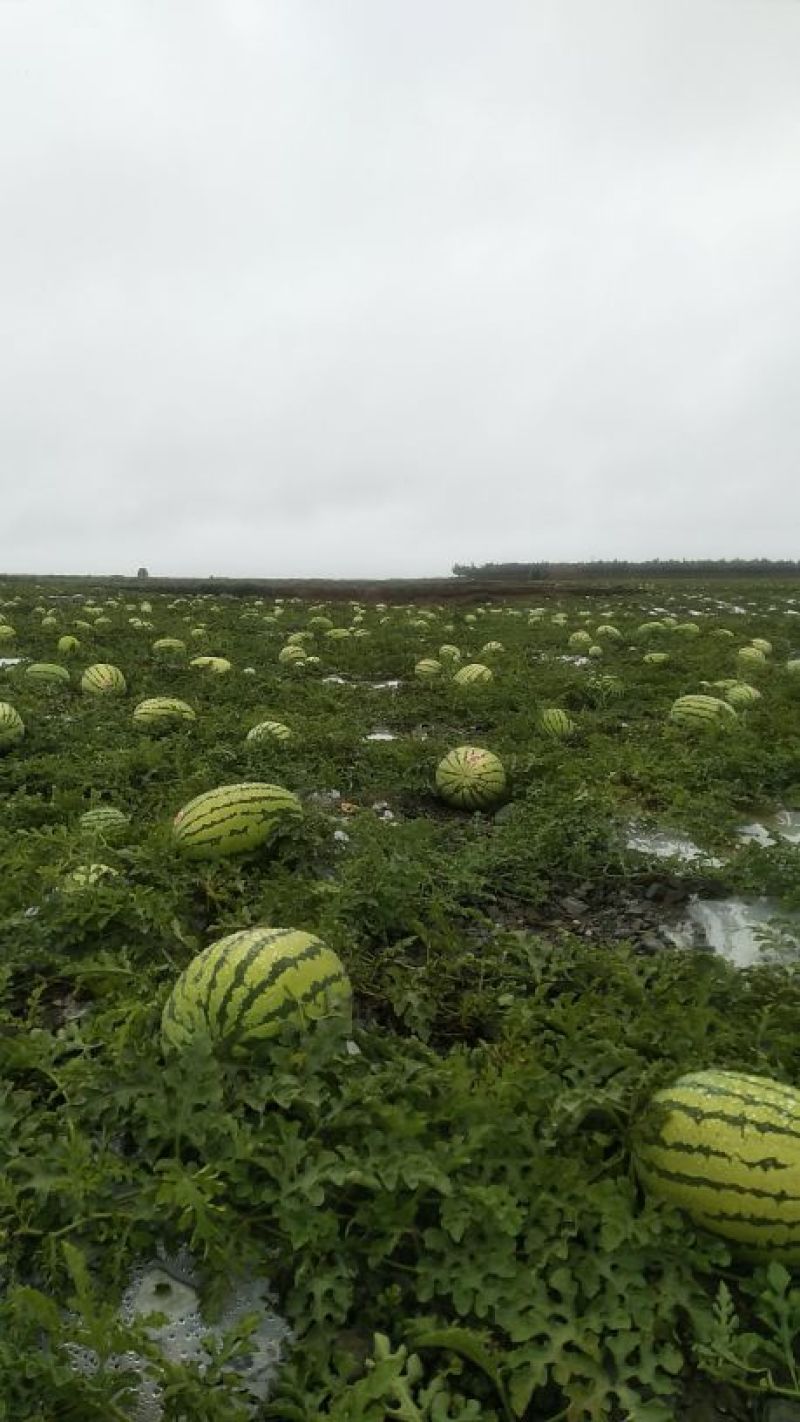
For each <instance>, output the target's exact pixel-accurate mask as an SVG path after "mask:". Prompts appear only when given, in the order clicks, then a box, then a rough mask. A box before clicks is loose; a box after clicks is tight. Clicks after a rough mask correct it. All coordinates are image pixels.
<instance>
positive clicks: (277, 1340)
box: [65, 1259, 290, 1422]
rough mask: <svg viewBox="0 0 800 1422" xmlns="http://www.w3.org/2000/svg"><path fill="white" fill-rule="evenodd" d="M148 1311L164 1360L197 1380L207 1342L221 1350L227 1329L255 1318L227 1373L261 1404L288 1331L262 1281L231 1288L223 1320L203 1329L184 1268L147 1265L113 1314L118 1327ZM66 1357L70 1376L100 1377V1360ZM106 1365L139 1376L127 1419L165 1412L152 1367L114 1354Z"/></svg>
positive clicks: (72, 1350) (81, 1350)
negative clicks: (157, 1317) (158, 1319)
mask: <svg viewBox="0 0 800 1422" xmlns="http://www.w3.org/2000/svg"><path fill="white" fill-rule="evenodd" d="M153 1313H159V1314H161V1315H163V1316H164V1319H165V1322H163V1323H160V1324H153V1325H148V1326H146V1330H145V1331H146V1332H147V1334H148V1336H149V1338H150V1340H151V1341H152V1342H153V1343H154V1344H155V1345H156V1347H157V1348H158V1349H159V1351H160V1352H161V1354H162V1356H163V1357H164V1359H165V1360H166V1361H167V1362H169V1363H173V1364H175V1363H177V1364H184V1365H186V1364H193V1365H194V1366H196V1367H197V1368H198V1370H199V1371H200V1373H201V1374H204V1373H205V1372H206V1369H207V1367H208V1354H207V1352H206V1349H205V1346H204V1345H205V1343H206V1342H208V1343H209V1344H211V1345H212V1346H213V1345H216V1346H219V1344H220V1342H221V1340H222V1335H223V1333H224V1332H225V1331H226V1330H227V1329H230V1328H232V1327H235V1326H236V1325H237V1324H238V1323H239V1322H240V1321H241V1320H243V1319H244V1318H250V1319H254V1321H255V1327H254V1330H253V1332H252V1333H251V1335H250V1340H249V1345H248V1349H247V1352H246V1354H244V1355H243V1356H242V1357H241V1358H239V1359H231V1360H230V1362H229V1363H228V1364H227V1365H226V1366H225V1372H226V1374H227V1376H228V1377H229V1378H231V1379H232V1380H235V1381H237V1382H238V1383H239V1385H240V1387H242V1388H243V1389H244V1391H245V1392H246V1393H247V1394H249V1399H250V1403H251V1408H252V1407H254V1406H255V1404H256V1403H260V1402H264V1401H266V1399H267V1398H268V1397H269V1393H270V1391H271V1388H272V1383H273V1381H274V1379H275V1376H276V1374H277V1372H278V1369H279V1367H280V1364H281V1363H282V1361H283V1357H284V1355H285V1349H286V1345H287V1344H288V1342H289V1341H290V1332H289V1328H288V1325H287V1324H286V1323H285V1322H284V1320H283V1319H282V1318H280V1317H279V1316H278V1315H277V1314H276V1313H275V1312H274V1311H273V1308H272V1304H271V1299H270V1295H269V1290H268V1285H267V1283H266V1281H265V1280H262V1279H253V1278H251V1279H241V1280H238V1281H236V1282H235V1283H233V1285H232V1287H231V1289H230V1292H229V1296H228V1298H227V1300H226V1303H225V1307H224V1311H223V1314H222V1316H221V1318H220V1319H219V1321H218V1322H217V1323H207V1322H206V1320H205V1319H204V1317H203V1315H202V1313H201V1311H200V1301H199V1292H198V1287H197V1280H196V1277H195V1275H194V1271H193V1270H189V1271H188V1273H187V1272H186V1271H184V1269H183V1268H182V1267H179V1268H178V1269H177V1270H176V1268H175V1266H174V1263H173V1262H171V1261H167V1260H166V1259H158V1260H154V1261H153V1262H152V1263H151V1264H150V1265H149V1266H148V1267H145V1268H139V1269H136V1270H134V1273H133V1275H132V1278H131V1281H130V1284H129V1286H128V1289H127V1290H126V1292H125V1294H124V1296H123V1298H122V1303H121V1305H120V1310H119V1316H120V1319H121V1321H122V1322H123V1323H126V1324H131V1323H132V1322H133V1321H134V1320H138V1319H140V1318H142V1317H146V1316H147V1315H149V1314H153ZM65 1352H66V1353H67V1355H68V1357H69V1359H70V1362H71V1364H72V1367H73V1368H74V1369H75V1371H76V1372H78V1373H82V1374H83V1375H84V1376H89V1377H92V1376H94V1375H95V1374H96V1373H97V1372H98V1371H100V1368H101V1363H100V1359H99V1357H98V1355H97V1354H96V1353H95V1352H94V1351H93V1350H92V1349H90V1348H85V1347H81V1346H79V1345H75V1344H67V1345H66V1347H65ZM104 1367H105V1370H106V1371H109V1372H118V1371H121V1370H125V1371H131V1372H133V1373H134V1374H138V1377H139V1385H138V1388H137V1389H136V1397H135V1402H134V1406H135V1412H134V1414H133V1415H134V1416H135V1417H136V1419H137V1422H160V1419H161V1418H162V1417H163V1416H164V1412H165V1407H164V1401H165V1394H164V1391H163V1388H162V1384H161V1380H160V1379H159V1378H158V1377H157V1376H155V1377H154V1376H153V1368H152V1364H151V1363H149V1362H146V1361H145V1359H144V1358H142V1357H140V1356H139V1355H138V1354H137V1353H134V1352H129V1353H123V1354H112V1355H111V1357H109V1358H107V1359H106V1360H105V1364H104ZM156 1367H157V1365H156Z"/></svg>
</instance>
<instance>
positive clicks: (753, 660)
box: [736, 646, 767, 667]
mask: <svg viewBox="0 0 800 1422" xmlns="http://www.w3.org/2000/svg"><path fill="white" fill-rule="evenodd" d="M736 655H737V657H738V658H739V661H740V662H748V663H750V664H752V666H754V667H757V666H763V665H764V663H765V662H766V660H767V654H766V652H763V651H762V650H761V648H760V647H752V646H751V647H740V648H739V650H738V652H737V653H736Z"/></svg>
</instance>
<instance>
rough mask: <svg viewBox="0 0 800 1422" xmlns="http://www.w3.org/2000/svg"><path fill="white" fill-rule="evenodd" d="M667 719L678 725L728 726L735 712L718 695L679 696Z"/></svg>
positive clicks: (734, 717)
mask: <svg viewBox="0 0 800 1422" xmlns="http://www.w3.org/2000/svg"><path fill="white" fill-rule="evenodd" d="M669 719H670V721H675V722H677V724H678V725H680V726H699V727H701V728H702V727H704V726H729V725H733V723H734V722H735V720H736V712H735V711H734V709H733V707H732V706H730V705H729V704H728V702H727V701H722V700H721V699H720V697H718V696H702V695H697V696H679V697H678V699H677V701H674V702H673V703H672V709H671V710H670V713H669Z"/></svg>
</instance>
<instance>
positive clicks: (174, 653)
mask: <svg viewBox="0 0 800 1422" xmlns="http://www.w3.org/2000/svg"><path fill="white" fill-rule="evenodd" d="M153 651H154V652H155V654H156V656H160V657H174V658H176V659H177V658H179V657H185V656H186V643H185V642H182V641H181V639H180V637H158V638H156V641H155V642H154V643H153Z"/></svg>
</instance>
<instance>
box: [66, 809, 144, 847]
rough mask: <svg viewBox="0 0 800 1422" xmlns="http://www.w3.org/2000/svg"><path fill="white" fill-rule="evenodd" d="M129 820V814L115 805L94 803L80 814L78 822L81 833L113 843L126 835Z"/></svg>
mask: <svg viewBox="0 0 800 1422" xmlns="http://www.w3.org/2000/svg"><path fill="white" fill-rule="evenodd" d="M130 822H131V821H130V816H129V815H126V814H125V813H124V811H122V810H118V809H117V808H116V806H114V805H96V806H95V807H94V809H92V810H86V811H85V812H84V813H83V814H82V815H81V817H80V819H79V821H78V824H79V825H80V829H81V833H82V834H85V835H87V836H89V837H90V838H92V839H105V840H108V841H109V842H110V843H113V842H115V841H119V840H122V839H124V838H125V837H126V835H127V833H128V828H129V826H130Z"/></svg>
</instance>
